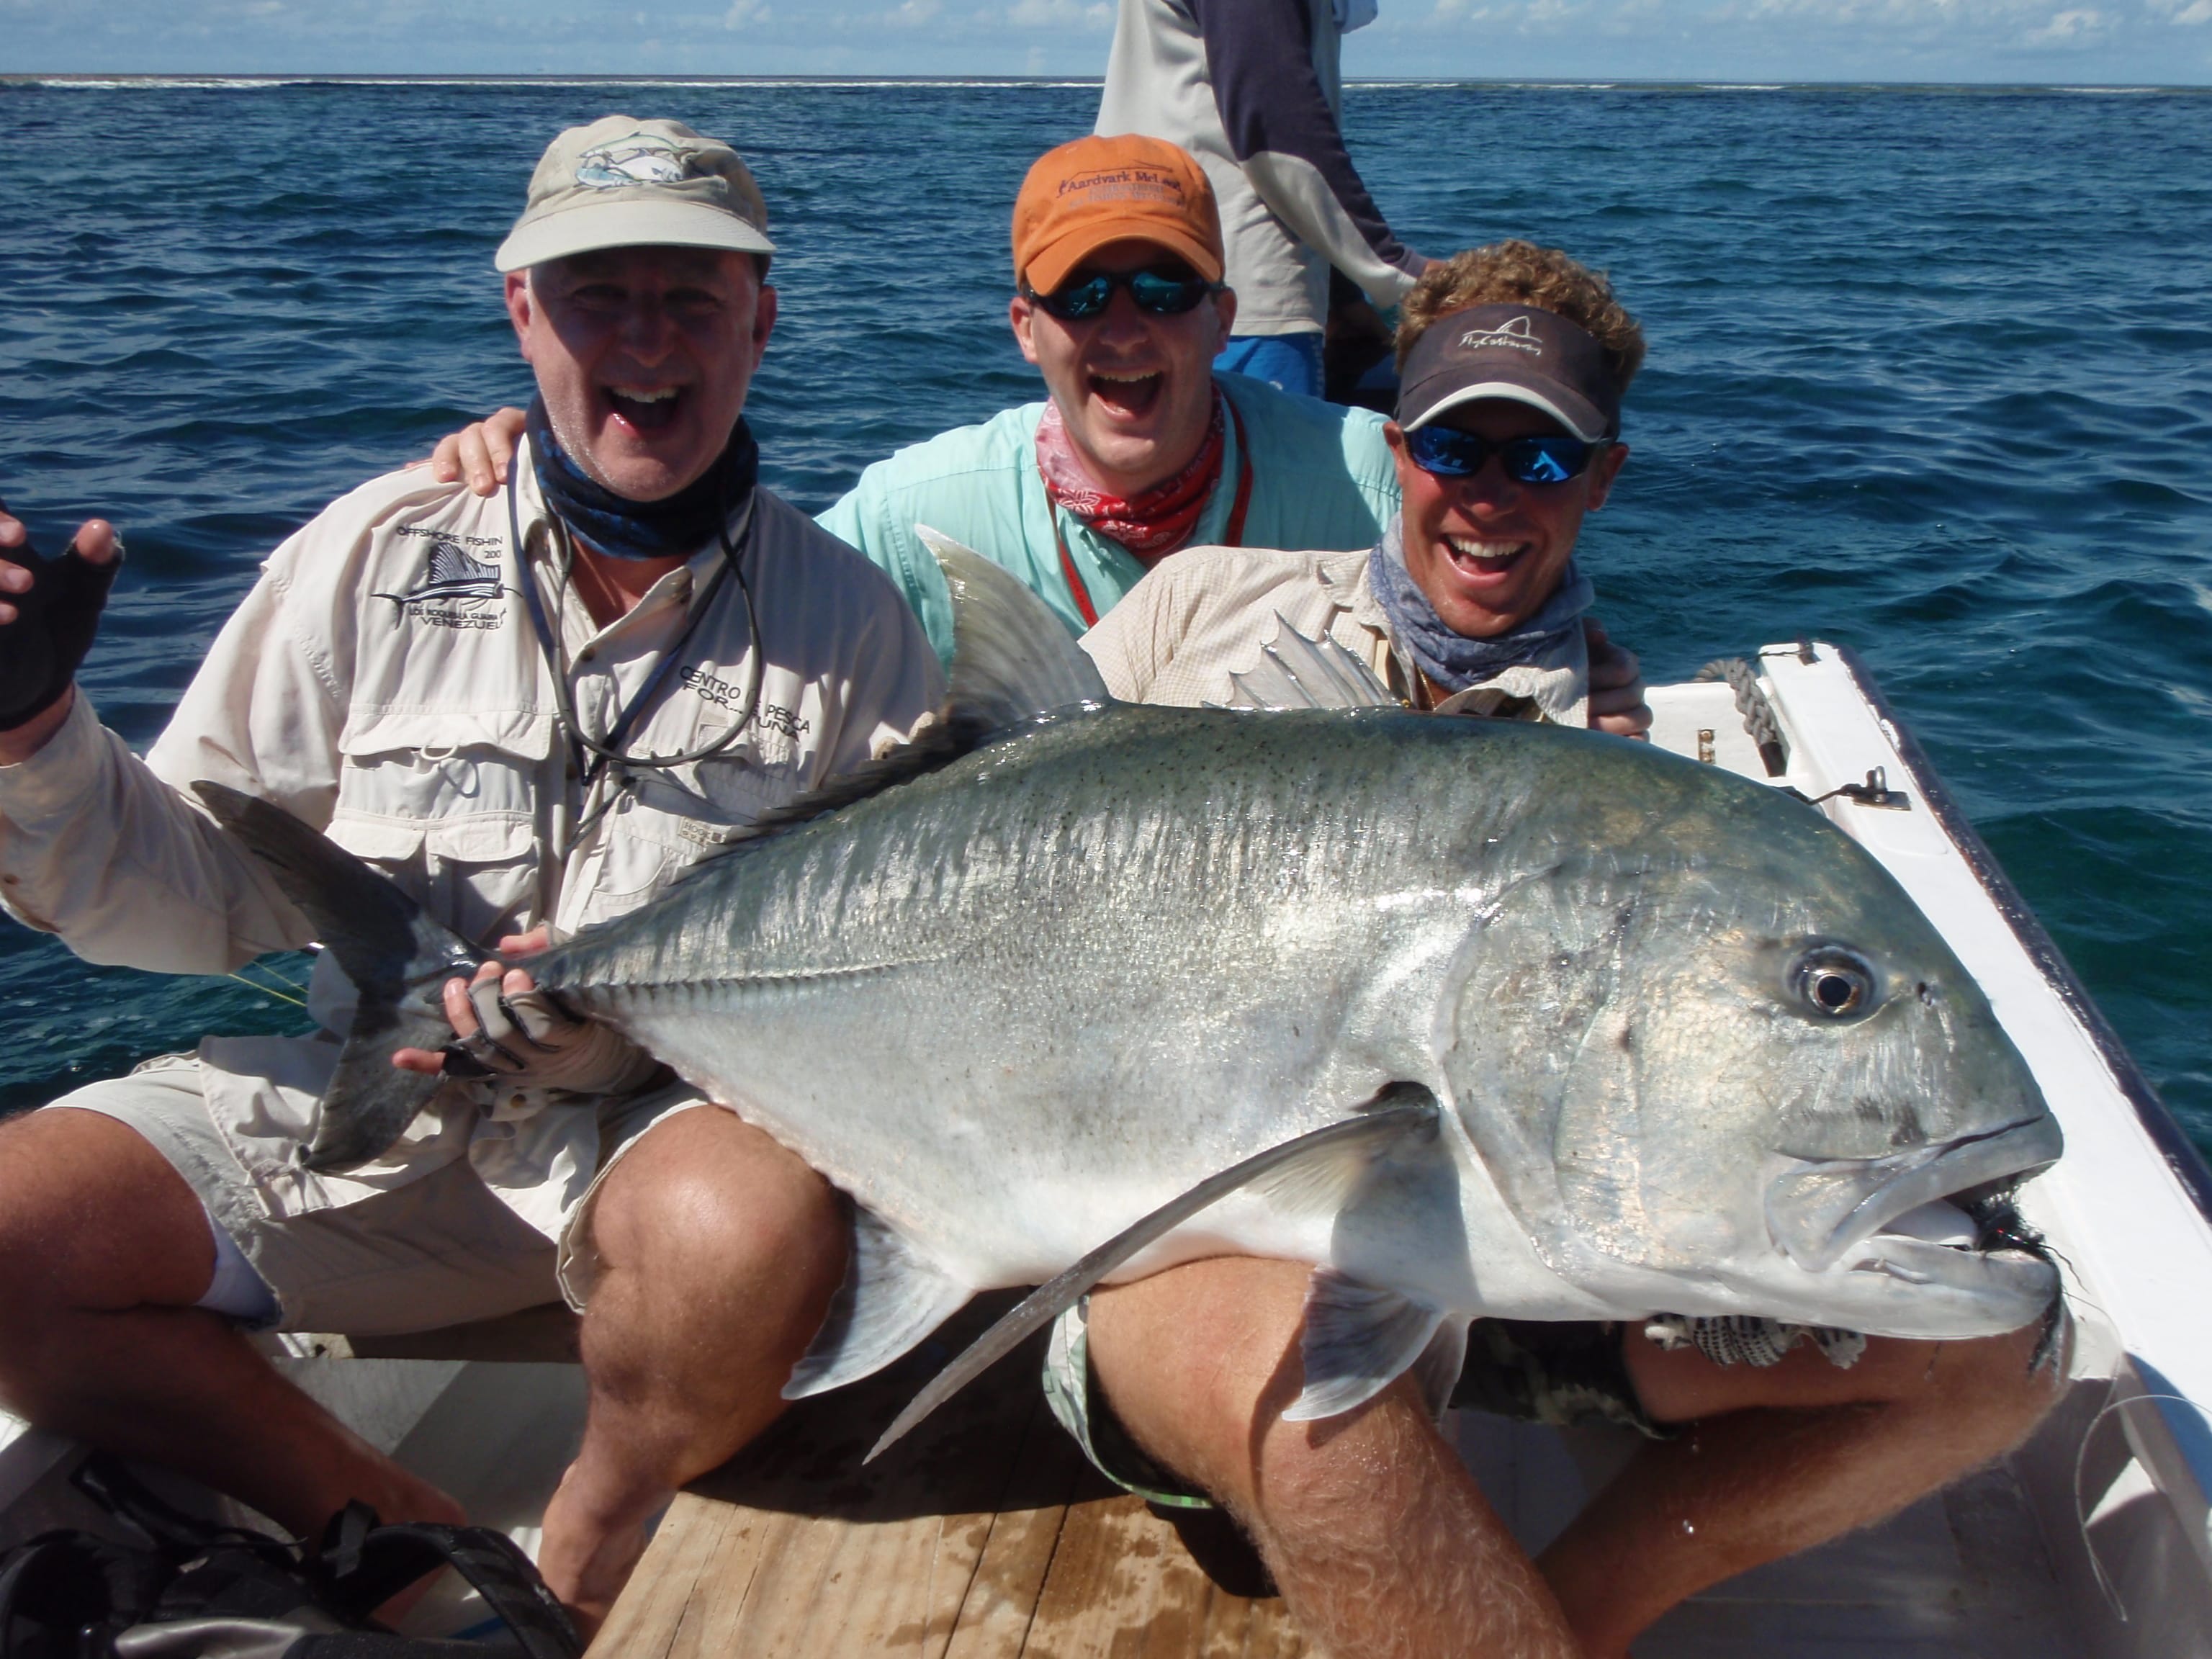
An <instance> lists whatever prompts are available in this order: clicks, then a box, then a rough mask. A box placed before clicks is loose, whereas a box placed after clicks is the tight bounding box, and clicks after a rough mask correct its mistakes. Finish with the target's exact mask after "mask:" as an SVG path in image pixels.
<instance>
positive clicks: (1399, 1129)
mask: <svg viewBox="0 0 2212 1659" xmlns="http://www.w3.org/2000/svg"><path fill="white" fill-rule="evenodd" d="M1439 1110H1440V1108H1439V1107H1438V1105H1437V1097H1436V1096H1435V1095H1433V1094H1431V1092H1430V1091H1428V1090H1426V1089H1425V1088H1423V1087H1421V1086H1420V1085H1418V1084H1411V1083H1394V1084H1391V1085H1389V1086H1388V1087H1387V1088H1385V1089H1384V1090H1383V1091H1382V1092H1381V1093H1380V1094H1378V1095H1376V1097H1375V1098H1374V1099H1373V1100H1372V1101H1370V1102H1369V1103H1368V1104H1367V1107H1366V1109H1364V1111H1361V1112H1360V1113H1359V1114H1358V1115H1356V1116H1353V1117H1348V1118H1345V1119H1342V1120H1340V1121H1338V1122H1335V1123H1331V1124H1328V1125H1325V1126H1324V1127H1322V1128H1318V1129H1315V1130H1312V1131H1310V1133H1306V1134H1302V1135H1299V1136H1297V1137H1296V1138H1295V1139H1290V1140H1286V1141H1284V1142H1283V1143H1282V1144H1281V1145H1280V1146H1270V1147H1269V1148H1267V1151H1265V1152H1255V1153H1254V1154H1253V1155H1252V1156H1251V1157H1250V1158H1246V1159H1245V1160H1244V1161H1243V1163H1241V1164H1231V1165H1230V1167H1229V1168H1227V1169H1225V1170H1222V1171H1221V1173H1220V1174H1218V1175H1215V1176H1207V1177H1206V1179H1205V1180H1204V1181H1201V1182H1199V1183H1198V1185H1197V1186H1195V1187H1193V1188H1191V1189H1190V1190H1189V1191H1188V1192H1187V1193H1184V1194H1182V1196H1181V1197H1179V1198H1175V1199H1171V1200H1169V1201H1168V1202H1167V1203H1165V1204H1163V1205H1162V1206H1160V1207H1159V1208H1158V1209H1157V1210H1154V1211H1153V1212H1152V1213H1151V1214H1150V1215H1148V1216H1146V1217H1145V1218H1143V1219H1142V1220H1140V1221H1139V1222H1137V1223H1136V1224H1135V1225H1133V1226H1130V1227H1127V1228H1125V1229H1124V1230H1123V1231H1121V1232H1119V1233H1116V1234H1115V1236H1114V1237H1111V1238H1109V1239H1108V1240H1107V1241H1106V1242H1105V1243H1103V1244H1101V1245H1100V1246H1099V1247H1098V1248H1097V1249H1095V1250H1093V1251H1091V1254H1090V1255H1086V1256H1085V1257H1084V1258H1083V1259H1082V1260H1081V1261H1079V1262H1077V1263H1076V1264H1075V1265H1074V1266H1073V1267H1070V1268H1069V1269H1068V1270H1067V1271H1066V1273H1061V1274H1060V1276H1059V1277H1058V1278H1056V1279H1054V1280H1052V1282H1051V1283H1049V1284H1047V1285H1039V1286H1038V1287H1037V1288H1036V1290H1034V1291H1030V1293H1029V1295H1028V1296H1026V1297H1024V1298H1023V1299H1022V1300H1021V1301H1020V1302H1019V1303H1018V1304H1016V1306H1015V1307H1014V1308H1013V1309H1012V1311H1010V1312H1009V1313H1008V1314H1007V1315H1006V1316H1005V1317H1004V1318H1002V1319H1001V1320H1000V1321H999V1322H998V1323H997V1324H995V1325H994V1326H992V1327H991V1328H990V1329H989V1330H987V1331H986V1332H984V1333H983V1334H982V1335H981V1336H979V1337H977V1338H976V1339H975V1341H974V1342H973V1343H971V1344H970V1345H969V1347H968V1350H967V1352H964V1353H963V1354H962V1355H961V1356H960V1357H959V1358H957V1359H955V1360H954V1361H953V1362H952V1363H951V1364H950V1365H947V1366H946V1367H945V1369H944V1370H941V1371H939V1373H938V1374H937V1376H936V1377H935V1378H934V1379H933V1381H932V1382H931V1383H930V1385H929V1386H928V1387H927V1388H926V1389H923V1390H922V1391H921V1393H920V1394H918V1395H915V1397H914V1399H913V1400H912V1401H910V1402H909V1403H908V1406H907V1408H906V1409H905V1410H904V1411H902V1412H901V1413H899V1414H898V1416H897V1418H896V1419H894V1420H893V1422H892V1424H891V1425H890V1427H889V1428H888V1429H885V1430H884V1433H883V1437H882V1438H881V1439H879V1440H878V1441H877V1442H876V1443H875V1446H874V1447H873V1449H871V1450H870V1451H869V1453H868V1455H867V1456H866V1457H865V1458H863V1459H862V1460H861V1461H862V1462H874V1461H875V1460H876V1459H877V1458H878V1457H880V1456H881V1455H883V1454H884V1452H885V1451H887V1450H889V1449H890V1447H891V1445H892V1443H894V1442H896V1441H897V1440H899V1439H901V1438H902V1437H904V1436H905V1435H906V1433H907V1432H908V1431H909V1430H911V1429H913V1428H914V1427H915V1425H917V1424H919V1423H920V1422H921V1420H922V1419H924V1418H926V1417H927V1416H928V1415H929V1414H930V1413H932V1412H933V1411H935V1410H936V1409H937V1408H938V1407H939V1406H941V1405H943V1404H944V1403H945V1401H948V1400H950V1399H951V1398H952V1396H953V1395H956V1394H957V1393H959V1392H960V1390H961V1389H964V1388H966V1387H967V1386H968V1384H969V1383H972V1382H974V1381H975V1379H976V1378H977V1377H978V1376H981V1375H982V1374H983V1373H984V1372H985V1371H986V1370H989V1369H990V1368H991V1367H992V1366H993V1365H994V1364H997V1363H998V1362H999V1361H1000V1360H1001V1359H1003V1358H1006V1355H1008V1354H1009V1353H1012V1352H1013V1351H1014V1350H1015V1349H1016V1348H1018V1347H1019V1346H1021V1344H1022V1343H1023V1341H1024V1340H1025V1339H1027V1338H1028V1337H1029V1336H1030V1334H1031V1333H1033V1332H1036V1331H1038V1330H1042V1328H1044V1327H1045V1326H1047V1325H1048V1324H1050V1323H1051V1322H1053V1321H1054V1320H1055V1319H1057V1318H1059V1317H1060V1315H1061V1314H1063V1313H1065V1312H1066V1310H1068V1309H1070V1308H1072V1307H1073V1306H1074V1305H1075V1304H1076V1301H1077V1299H1078V1298H1079V1297H1082V1296H1083V1295H1084V1294H1085V1292H1087V1291H1090V1290H1091V1289H1092V1288H1093V1287H1094V1286H1096V1285H1097V1284H1099V1282H1100V1281H1102V1280H1103V1279H1105V1278H1106V1276H1107V1275H1108V1274H1109V1273H1112V1272H1113V1271H1114V1269H1115V1268H1116V1267H1120V1266H1121V1264H1122V1263H1123V1262H1125V1261H1127V1260H1128V1259H1129V1258H1130V1257H1131V1256H1133V1255H1136V1254H1137V1252H1138V1251H1139V1250H1141V1249H1144V1248H1145V1247H1146V1245H1147V1244H1150V1243H1152V1241H1153V1240H1155V1239H1157V1238H1160V1237H1164V1236H1165V1235H1166V1234H1168V1233H1170V1232H1172V1231H1174V1230H1175V1229H1176V1228H1177V1227H1179V1226H1181V1225H1182V1224H1183V1223H1184V1222H1185V1221H1188V1219H1189V1218H1191V1217H1193V1216H1194V1215H1196V1214H1197V1213H1198V1212H1200V1210H1203V1209H1205V1208H1206V1206H1209V1205H1211V1204H1213V1203H1214V1202H1216V1201H1217V1200H1220V1199H1223V1198H1225V1197H1227V1196H1228V1195H1229V1194H1231V1193H1232V1192H1235V1191H1236V1190H1237V1189H1238V1188H1241V1187H1247V1186H1250V1185H1251V1184H1253V1183H1254V1182H1258V1181H1260V1180H1261V1178H1262V1177H1266V1176H1275V1175H1277V1174H1278V1172H1284V1173H1285V1174H1287V1173H1288V1172H1289V1171H1291V1170H1292V1169H1293V1168H1294V1167H1295V1166H1298V1165H1313V1166H1319V1167H1322V1168H1326V1169H1328V1170H1333V1171H1341V1170H1342V1169H1343V1167H1344V1165H1345V1163H1346V1158H1358V1155H1359V1154H1360V1153H1362V1152H1364V1154H1365V1155H1366V1156H1367V1157H1368V1158H1375V1157H1379V1156H1381V1155H1382V1154H1383V1153H1384V1152H1386V1151H1387V1150H1388V1149H1389V1147H1391V1146H1394V1145H1395V1144H1396V1143H1397V1142H1398V1141H1399V1140H1400V1139H1401V1138H1402V1137H1404V1136H1407V1135H1409V1134H1413V1133H1424V1132H1426V1131H1429V1130H1431V1129H1433V1128H1434V1127H1435V1125H1436V1122H1437V1113H1438V1111H1439ZM1340 1179H1341V1176H1340V1175H1337V1176H1328V1177H1324V1178H1323V1183H1322V1184H1324V1185H1327V1184H1329V1182H1331V1181H1334V1180H1340ZM1432 1329H1433V1328H1431V1331H1430V1332H1424V1333H1423V1334H1422V1339H1421V1340H1422V1341H1423V1342H1426V1341H1427V1340H1428V1338H1429V1336H1430V1334H1432ZM1416 1352H1418V1350H1416Z"/></svg>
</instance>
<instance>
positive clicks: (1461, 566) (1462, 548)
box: [1443, 536, 1534, 576]
mask: <svg viewBox="0 0 2212 1659" xmlns="http://www.w3.org/2000/svg"><path fill="white" fill-rule="evenodd" d="M1443 542H1444V550H1445V552H1446V553H1447V554H1448V555H1449V556H1450V559H1451V562H1452V567H1453V568H1454V569H1456V570H1461V571H1464V572H1465V573H1466V574H1468V575H1470V576H1502V575H1504V574H1505V573H1506V572H1507V571H1509V570H1510V569H1512V568H1513V567H1514V566H1515V565H1516V564H1518V563H1520V562H1521V561H1522V559H1523V558H1524V557H1526V556H1528V550H1529V549H1530V548H1531V547H1532V546H1534V544H1533V543H1530V542H1525V541H1496V542H1493V541H1480V540H1477V539H1476V538H1474V537H1473V536H1446V537H1445V538H1443Z"/></svg>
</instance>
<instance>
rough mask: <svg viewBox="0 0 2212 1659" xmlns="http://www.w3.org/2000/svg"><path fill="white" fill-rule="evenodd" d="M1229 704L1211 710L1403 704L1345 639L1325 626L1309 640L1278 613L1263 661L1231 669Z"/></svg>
mask: <svg viewBox="0 0 2212 1659" xmlns="http://www.w3.org/2000/svg"><path fill="white" fill-rule="evenodd" d="M1229 684H1231V687H1233V688H1234V690H1232V691H1231V694H1230V697H1229V701H1228V702H1218V703H1209V704H1207V705H1206V706H1207V707H1208V708H1264V709H1284V708H1400V707H1401V706H1402V705H1401V704H1400V702H1398V700H1397V698H1395V697H1394V696H1391V695H1390V689H1389V687H1388V686H1386V685H1384V684H1383V682H1382V681H1380V680H1378V679H1376V678H1375V671H1374V670H1373V669H1371V668H1370V667H1369V666H1368V665H1366V664H1365V663H1364V662H1362V661H1360V660H1359V659H1358V656H1357V655H1355V654H1354V653H1352V651H1351V650H1350V649H1348V648H1347V647H1346V646H1345V644H1344V642H1343V641H1340V640H1339V639H1338V638H1336V636H1335V635H1333V634H1330V633H1328V631H1326V630H1323V632H1322V636H1321V637H1320V638H1319V639H1317V640H1310V639H1308V638H1307V637H1306V636H1305V635H1304V634H1302V633H1300V632H1299V631H1298V630H1297V627H1296V625H1295V624H1293V623H1291V619H1290V618H1289V617H1285V615H1284V614H1283V613H1282V612H1281V611H1277V612H1276V613H1275V632H1274V636H1273V638H1271V639H1270V640H1269V641H1267V644H1265V645H1263V646H1261V647H1260V660H1259V661H1258V662H1257V663H1256V664H1255V665H1253V666H1252V667H1250V668H1247V669H1243V670H1241V671H1237V672H1235V673H1232V674H1231V675H1230V677H1229Z"/></svg>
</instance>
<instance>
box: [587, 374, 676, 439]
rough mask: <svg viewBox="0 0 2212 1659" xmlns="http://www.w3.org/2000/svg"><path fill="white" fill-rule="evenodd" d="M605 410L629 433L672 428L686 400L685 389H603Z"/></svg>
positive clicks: (611, 387) (664, 387)
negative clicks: (627, 429)
mask: <svg viewBox="0 0 2212 1659" xmlns="http://www.w3.org/2000/svg"><path fill="white" fill-rule="evenodd" d="M599 392H600V395H601V396H602V397H604V398H605V399H606V400H607V407H608V408H609V409H610V410H612V411H613V412H614V415H615V416H616V418H617V419H618V420H620V421H621V422H623V424H624V425H626V426H628V427H629V428H630V430H632V431H633V432H636V433H641V434H642V433H650V432H659V431H663V430H665V428H668V427H669V426H671V425H672V424H673V423H674V422H675V420H676V417H677V416H678V414H680V413H681V412H682V411H683V408H684V402H685V400H686V398H688V397H689V395H690V394H689V392H688V391H687V389H686V388H684V387H683V386H602V387H600V388H599Z"/></svg>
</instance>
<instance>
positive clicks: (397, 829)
mask: <svg viewBox="0 0 2212 1659" xmlns="http://www.w3.org/2000/svg"><path fill="white" fill-rule="evenodd" d="M552 742H553V726H552V722H551V720H539V719H537V718H536V717H534V716H530V715H507V716H497V715H493V716H487V715H483V714H477V713H475V712H473V711H467V710H459V711H456V710H422V709H410V710H405V711H397V712H378V713H371V714H361V713H358V712H357V713H356V717H355V718H354V719H353V720H349V722H348V724H347V727H346V730H345V732H344V733H343V735H342V736H341V737H340V738H339V740H338V752H339V768H338V798H337V810H336V811H334V812H333V813H332V814H331V824H330V829H329V834H330V837H331V840H332V841H335V842H337V843H338V845H339V846H341V847H343V848H346V849H347V850H348V851H349V852H352V853H354V854H358V855H359V856H360V857H362V858H364V859H367V860H369V861H370V862H371V863H374V864H375V865H378V866H380V867H381V868H382V869H384V870H385V871H386V873H388V874H389V875H391V876H392V878H393V879H395V880H396V881H398V883H399V884H400V885H401V886H402V887H404V888H405V889H406V890H408V891H409V892H410V893H411V894H413V895H414V896H416V898H417V899H419V900H421V901H422V903H423V905H424V906H425V908H428V910H429V911H430V913H431V914H432V915H435V916H437V917H438V918H439V919H440V920H441V921H444V922H445V923H446V924H447V926H448V927H452V928H453V930H454V931H455V932H456V933H460V934H461V935H462V936H463V937H465V938H467V939H474V940H477V941H478V942H481V943H484V944H491V943H495V942H496V940H497V939H498V937H499V935H500V934H501V933H508V932H513V931H516V930H518V929H520V928H521V927H527V926H528V925H530V924H531V923H532V922H533V921H536V920H537V915H536V911H537V906H538V873H539V865H540V859H541V854H540V848H539V826H538V811H539V798H540V795H541V793H542V791H541V787H540V786H541V780H543V779H544V775H545V770H546V763H547V757H549V756H550V753H551V751H552Z"/></svg>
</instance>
